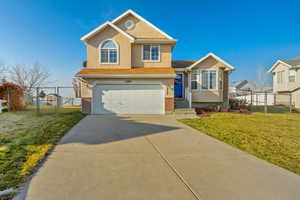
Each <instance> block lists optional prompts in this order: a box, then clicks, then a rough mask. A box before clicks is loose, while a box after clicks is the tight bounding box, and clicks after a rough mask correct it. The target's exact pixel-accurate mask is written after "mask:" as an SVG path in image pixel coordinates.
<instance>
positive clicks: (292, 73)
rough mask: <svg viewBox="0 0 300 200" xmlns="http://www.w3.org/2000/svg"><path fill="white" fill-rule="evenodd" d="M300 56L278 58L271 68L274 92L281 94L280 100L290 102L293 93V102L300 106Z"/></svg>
mask: <svg viewBox="0 0 300 200" xmlns="http://www.w3.org/2000/svg"><path fill="white" fill-rule="evenodd" d="M299 69H300V56H298V57H296V58H293V59H291V60H278V61H277V62H276V63H275V64H274V65H273V66H272V67H271V68H270V69H269V71H268V72H269V73H272V75H273V92H274V93H275V94H279V95H278V96H279V97H280V98H281V99H280V100H279V101H282V102H289V101H290V100H289V99H288V98H289V95H280V94H291V97H292V98H291V101H292V104H293V105H295V107H296V108H300V70H299Z"/></svg>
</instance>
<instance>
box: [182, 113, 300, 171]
mask: <svg viewBox="0 0 300 200" xmlns="http://www.w3.org/2000/svg"><path fill="white" fill-rule="evenodd" d="M179 121H181V122H183V123H185V124H187V125H189V126H191V127H193V128H195V129H197V130H199V131H201V132H203V133H206V134H208V135H210V136H212V137H214V138H216V139H218V140H221V141H223V142H225V143H227V144H230V145H232V146H234V147H237V148H239V149H241V150H243V151H246V152H248V153H250V154H252V155H255V156H257V157H259V158H262V159H264V160H267V161H269V162H271V163H273V164H276V165H278V166H281V167H283V168H286V169H288V170H290V171H292V172H295V173H297V174H300V114H263V113H253V114H232V113H217V114H213V115H212V116H211V117H209V118H198V119H183V120H179ZM208 153H209V152H208Z"/></svg>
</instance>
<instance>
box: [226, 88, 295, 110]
mask: <svg viewBox="0 0 300 200" xmlns="http://www.w3.org/2000/svg"><path fill="white" fill-rule="evenodd" d="M230 96H231V98H236V99H240V100H244V101H245V102H246V103H247V105H249V106H252V107H255V106H257V107H265V108H264V109H265V111H267V109H268V108H270V107H272V109H274V108H278V109H279V110H282V111H283V110H286V111H287V112H291V111H292V109H293V107H294V105H295V102H294V99H293V96H292V95H291V94H290V93H280V94H274V93H272V92H261V91H251V90H244V91H242V90H240V91H238V92H237V93H235V94H230Z"/></svg>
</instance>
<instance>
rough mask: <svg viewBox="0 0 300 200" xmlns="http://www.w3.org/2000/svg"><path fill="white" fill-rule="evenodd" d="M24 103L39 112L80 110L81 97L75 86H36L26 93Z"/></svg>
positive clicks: (27, 107) (28, 107)
mask: <svg viewBox="0 0 300 200" xmlns="http://www.w3.org/2000/svg"><path fill="white" fill-rule="evenodd" d="M24 104H25V106H26V109H30V110H35V111H36V112H37V113H58V112H65V111H68V110H80V107H81V99H80V98H78V96H77V94H76V92H75V90H74V88H73V87H66V86H63V87H61V86H60V87H36V88H33V89H32V90H31V92H30V93H26V94H25V95H24Z"/></svg>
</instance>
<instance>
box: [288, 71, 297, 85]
mask: <svg viewBox="0 0 300 200" xmlns="http://www.w3.org/2000/svg"><path fill="white" fill-rule="evenodd" d="M295 80H296V70H294V69H290V70H289V82H295Z"/></svg>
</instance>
